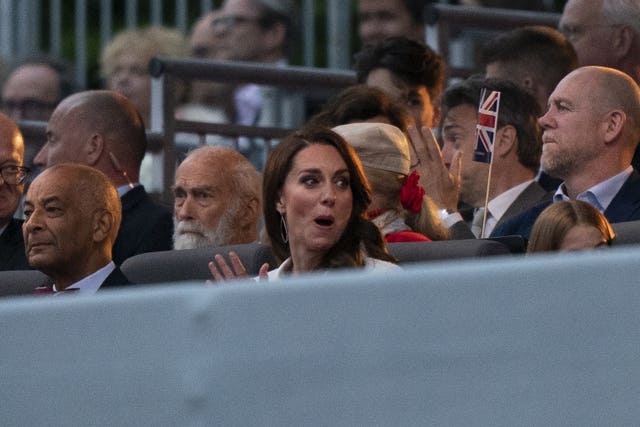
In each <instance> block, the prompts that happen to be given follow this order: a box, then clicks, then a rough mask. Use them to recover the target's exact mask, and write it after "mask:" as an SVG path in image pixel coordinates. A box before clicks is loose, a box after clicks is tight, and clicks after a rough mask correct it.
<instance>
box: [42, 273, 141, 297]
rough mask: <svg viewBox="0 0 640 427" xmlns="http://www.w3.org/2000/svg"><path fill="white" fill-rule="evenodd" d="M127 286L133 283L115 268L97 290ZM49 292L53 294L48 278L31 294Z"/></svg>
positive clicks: (51, 284)
mask: <svg viewBox="0 0 640 427" xmlns="http://www.w3.org/2000/svg"><path fill="white" fill-rule="evenodd" d="M127 285H133V283H132V282H131V281H130V280H129V279H128V278H127V276H125V275H124V273H123V272H122V270H120V267H118V266H116V268H115V269H114V270H113V271H112V272H111V273H109V275H108V276H107V277H106V278H105V279H104V282H102V284H101V285H100V287H99V288H98V292H99V291H101V290H103V289H117V288H119V287H120V286H127ZM41 289H43V290H44V292H43V291H40V292H38V291H39V290H41ZM47 289H48V290H47ZM50 292H53V283H52V282H51V279H50V278H47V283H45V284H44V285H42V286H41V287H38V288H37V289H36V290H34V291H33V293H44V294H47V293H50Z"/></svg>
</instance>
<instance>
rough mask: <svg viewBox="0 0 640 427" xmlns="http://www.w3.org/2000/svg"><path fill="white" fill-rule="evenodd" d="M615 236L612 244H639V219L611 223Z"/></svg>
mask: <svg viewBox="0 0 640 427" xmlns="http://www.w3.org/2000/svg"><path fill="white" fill-rule="evenodd" d="M611 227H613V231H614V232H615V233H616V237H615V238H614V239H613V243H612V244H613V245H615V246H618V245H637V244H640V221H627V222H618V223H615V224H611Z"/></svg>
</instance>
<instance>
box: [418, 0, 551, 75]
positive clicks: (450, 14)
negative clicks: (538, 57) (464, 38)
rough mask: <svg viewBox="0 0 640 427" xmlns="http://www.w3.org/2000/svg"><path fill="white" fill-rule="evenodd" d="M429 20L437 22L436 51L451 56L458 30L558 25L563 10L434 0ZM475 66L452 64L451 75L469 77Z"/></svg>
mask: <svg viewBox="0 0 640 427" xmlns="http://www.w3.org/2000/svg"><path fill="white" fill-rule="evenodd" d="M425 19H426V24H427V25H429V26H434V27H435V29H436V34H437V41H436V43H435V44H436V46H434V47H436V48H437V51H438V52H439V53H440V54H441V55H443V56H444V58H445V59H446V60H449V53H450V51H449V47H450V45H451V41H452V39H453V35H454V33H455V32H457V31H460V30H469V29H481V30H491V31H496V32H502V31H509V30H511V29H514V28H517V27H523V26H525V25H544V26H547V27H553V28H557V27H558V22H559V21H560V14H557V13H547V12H531V11H520V10H513V9H497V8H488V7H465V6H450V5H446V4H432V5H430V6H428V7H427V11H426V14H425ZM473 72H474V70H473V69H472V68H469V67H449V68H448V73H449V77H468V76H469V75H470V74H472V73H473Z"/></svg>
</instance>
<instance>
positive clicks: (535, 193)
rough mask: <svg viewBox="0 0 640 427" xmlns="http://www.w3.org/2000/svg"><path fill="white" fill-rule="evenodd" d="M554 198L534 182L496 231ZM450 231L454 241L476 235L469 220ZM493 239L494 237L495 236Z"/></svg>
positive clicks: (454, 225) (513, 205)
mask: <svg viewBox="0 0 640 427" xmlns="http://www.w3.org/2000/svg"><path fill="white" fill-rule="evenodd" d="M552 196H553V193H549V192H547V191H545V189H544V188H542V187H541V186H540V185H539V184H538V183H537V182H535V181H534V182H532V183H531V184H529V185H528V186H527V188H525V189H524V191H523V192H522V193H520V195H518V197H516V199H515V200H514V201H513V202H511V204H510V205H509V208H508V209H507V210H506V211H505V213H504V214H503V215H502V217H501V218H500V220H499V221H498V222H497V223H496V226H495V227H494V230H495V229H497V228H498V227H500V226H501V225H502V224H504V223H505V222H507V221H509V220H510V219H511V218H514V217H515V216H517V215H519V214H521V213H522V212H524V211H526V210H527V209H529V208H531V207H533V206H536V205H537V204H539V203H541V202H543V201H546V200H551V197H552ZM449 230H450V232H451V239H452V240H460V239H475V235H474V234H473V233H472V232H471V220H469V221H468V222H467V223H464V222H462V221H459V222H457V223H455V224H453V225H452V226H451V227H450V228H449ZM492 237H494V236H493V234H492Z"/></svg>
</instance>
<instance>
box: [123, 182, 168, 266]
mask: <svg viewBox="0 0 640 427" xmlns="http://www.w3.org/2000/svg"><path fill="white" fill-rule="evenodd" d="M121 202H122V223H121V224H120V229H119V230H118V237H117V238H116V242H115V244H114V245H113V252H112V253H113V262H115V263H116V265H120V264H122V262H123V261H124V260H125V259H127V258H130V257H132V256H133V255H137V254H141V253H145V252H156V251H168V250H171V249H173V215H172V213H171V212H170V211H169V209H167V208H165V207H163V206H160V205H159V204H157V203H155V202H154V201H153V200H151V197H150V196H149V194H148V193H147V192H146V191H145V189H144V187H143V186H142V185H140V186H138V187H135V188H133V189H132V190H129V191H128V192H127V194H125V195H124V196H123V197H122V198H121Z"/></svg>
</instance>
